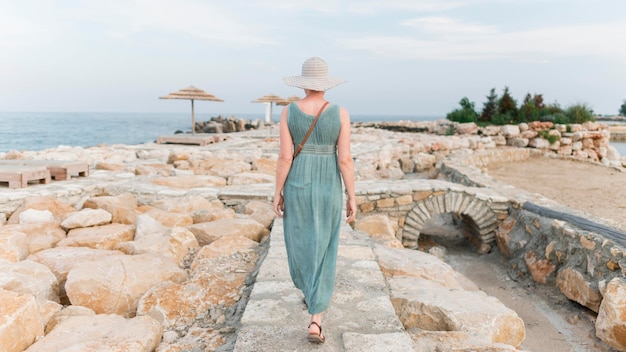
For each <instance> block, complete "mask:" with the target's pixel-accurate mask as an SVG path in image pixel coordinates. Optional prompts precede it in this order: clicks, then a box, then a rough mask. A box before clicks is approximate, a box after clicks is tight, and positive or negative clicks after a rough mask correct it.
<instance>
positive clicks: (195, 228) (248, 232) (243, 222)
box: [187, 218, 267, 246]
mask: <svg viewBox="0 0 626 352" xmlns="http://www.w3.org/2000/svg"><path fill="white" fill-rule="evenodd" d="M187 228H188V229H189V230H190V231H191V232H193V234H194V235H195V236H196V239H197V240H198V243H199V244H200V246H204V245H207V244H209V243H211V242H213V241H215V240H217V239H218V238H220V237H226V236H244V237H248V238H249V239H251V240H253V241H256V242H260V241H261V239H262V238H263V236H265V235H266V234H267V229H266V228H265V227H264V226H263V225H262V224H260V223H259V222H258V221H256V220H254V219H250V218H236V219H224V220H216V221H211V222H203V223H200V224H194V225H190V226H187Z"/></svg>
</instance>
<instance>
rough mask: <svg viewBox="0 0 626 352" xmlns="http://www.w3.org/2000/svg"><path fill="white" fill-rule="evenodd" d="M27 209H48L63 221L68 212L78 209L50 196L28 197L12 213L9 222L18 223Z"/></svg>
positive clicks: (56, 218) (57, 219)
mask: <svg viewBox="0 0 626 352" xmlns="http://www.w3.org/2000/svg"><path fill="white" fill-rule="evenodd" d="M27 209H34V210H48V211H50V212H51V213H52V214H53V216H54V219H55V220H56V221H62V220H63V217H64V216H65V214H66V213H70V212H74V211H76V209H74V208H73V207H72V206H70V205H68V204H65V203H62V202H60V201H57V200H56V199H55V198H53V197H50V196H37V197H28V198H26V199H24V202H23V203H22V205H21V206H20V207H19V208H17V209H16V210H15V211H14V212H13V214H11V217H10V218H9V220H8V221H7V224H18V223H19V220H20V214H21V213H22V212H23V211H25V210H27Z"/></svg>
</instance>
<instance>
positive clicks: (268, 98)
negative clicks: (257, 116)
mask: <svg viewBox="0 0 626 352" xmlns="http://www.w3.org/2000/svg"><path fill="white" fill-rule="evenodd" d="M283 100H284V99H283V98H281V97H279V96H278V95H274V94H267V95H264V96H262V97H260V98H259V99H257V100H253V101H252V102H253V103H269V104H270V111H269V114H266V115H265V120H266V122H270V121H271V119H272V105H273V104H274V103H277V104H278V102H279V101H283Z"/></svg>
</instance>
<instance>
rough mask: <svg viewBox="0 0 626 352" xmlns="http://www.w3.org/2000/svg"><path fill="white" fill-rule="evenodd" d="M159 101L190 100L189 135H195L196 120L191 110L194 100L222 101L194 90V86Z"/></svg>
mask: <svg viewBox="0 0 626 352" xmlns="http://www.w3.org/2000/svg"><path fill="white" fill-rule="evenodd" d="M159 99H184V100H191V134H195V133H196V118H195V113H194V108H193V101H194V100H208V101H223V100H222V99H219V98H217V97H215V96H214V95H213V94H209V93H207V92H205V91H203V90H202V89H199V88H196V87H194V86H189V87H187V88H184V89H181V90H179V91H178V92H173V93H170V94H168V95H166V96H163V97H159Z"/></svg>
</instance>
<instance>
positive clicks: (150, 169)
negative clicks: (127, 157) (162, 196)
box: [135, 164, 174, 176]
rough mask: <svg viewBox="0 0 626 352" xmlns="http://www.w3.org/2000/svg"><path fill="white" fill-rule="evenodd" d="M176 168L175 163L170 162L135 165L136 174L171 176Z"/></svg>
mask: <svg viewBox="0 0 626 352" xmlns="http://www.w3.org/2000/svg"><path fill="white" fill-rule="evenodd" d="M173 170H174V166H173V165H169V164H144V165H137V166H136V167H135V175H137V176H170V175H171V174H172V171H173Z"/></svg>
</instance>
